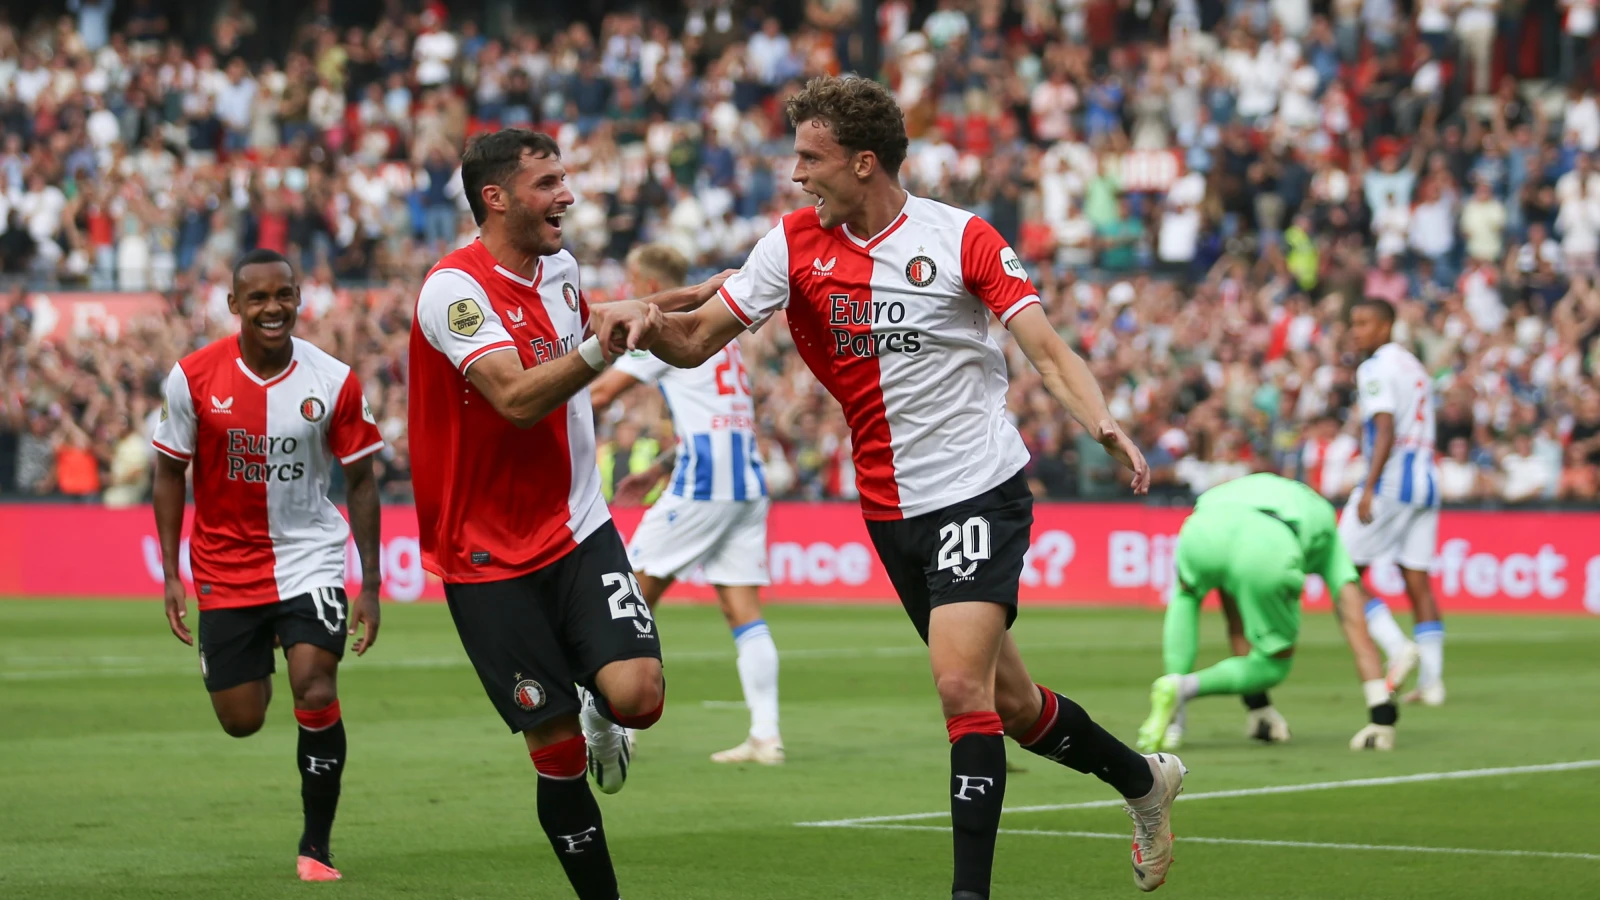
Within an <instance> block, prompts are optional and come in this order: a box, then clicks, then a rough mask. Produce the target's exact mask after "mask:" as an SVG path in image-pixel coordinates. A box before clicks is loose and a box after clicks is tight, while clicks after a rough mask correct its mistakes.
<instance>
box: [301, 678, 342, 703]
mask: <svg viewBox="0 0 1600 900" xmlns="http://www.w3.org/2000/svg"><path fill="white" fill-rule="evenodd" d="M338 699H339V690H338V687H337V685H336V683H335V682H334V680H333V679H332V678H311V679H307V680H306V682H305V683H304V684H297V685H295V686H294V705H295V708H296V709H326V708H327V707H328V706H329V704H331V703H333V702H334V701H335V700H338Z"/></svg>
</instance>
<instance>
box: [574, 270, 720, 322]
mask: <svg viewBox="0 0 1600 900" xmlns="http://www.w3.org/2000/svg"><path fill="white" fill-rule="evenodd" d="M737 271H739V270H738V269H723V270H722V271H721V272H718V273H717V274H715V275H713V276H711V277H710V278H708V279H706V280H705V281H702V282H700V283H699V284H686V285H684V286H683V287H675V288H668V289H667V290H664V291H659V292H657V293H654V294H650V295H649V296H646V297H640V298H639V299H640V301H642V302H644V303H648V304H650V305H651V306H654V307H656V308H657V309H659V310H661V311H662V312H664V313H674V312H692V311H694V310H697V309H699V308H700V307H701V306H703V305H705V302H706V301H707V300H710V299H711V298H712V297H715V296H716V295H717V289H718V288H720V287H722V283H723V282H724V281H727V280H728V277H729V276H730V275H732V274H733V273H735V272H737ZM595 305H596V306H598V305H600V304H595Z"/></svg>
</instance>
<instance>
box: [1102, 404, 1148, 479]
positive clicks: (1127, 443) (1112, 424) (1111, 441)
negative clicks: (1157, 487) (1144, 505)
mask: <svg viewBox="0 0 1600 900" xmlns="http://www.w3.org/2000/svg"><path fill="white" fill-rule="evenodd" d="M1094 430H1095V435H1094V439H1095V440H1097V441H1099V442H1100V446H1102V447H1104V448H1106V452H1107V453H1109V454H1111V458H1112V459H1114V460H1116V461H1117V462H1119V463H1122V465H1123V467H1124V468H1127V469H1130V470H1132V472H1133V492H1134V493H1135V494H1144V493H1148V492H1149V490H1150V464H1149V463H1147V462H1145V459H1144V453H1142V452H1141V451H1140V450H1139V445H1138V444H1135V443H1134V442H1133V439H1132V438H1130V437H1128V435H1127V433H1126V432H1124V431H1123V430H1122V426H1121V425H1118V424H1117V422H1116V420H1115V419H1101V420H1100V421H1099V422H1098V423H1097V424H1096V425H1095V429H1094Z"/></svg>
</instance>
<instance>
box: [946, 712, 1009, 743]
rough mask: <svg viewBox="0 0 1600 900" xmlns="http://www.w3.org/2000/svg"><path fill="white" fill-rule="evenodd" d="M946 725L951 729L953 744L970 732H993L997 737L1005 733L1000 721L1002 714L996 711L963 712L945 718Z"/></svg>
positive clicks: (951, 741)
mask: <svg viewBox="0 0 1600 900" xmlns="http://www.w3.org/2000/svg"><path fill="white" fill-rule="evenodd" d="M944 727H945V728H947V729H949V731H950V743H952V744H954V743H955V742H956V741H959V740H961V739H962V738H963V737H966V736H967V735H969V734H992V735H995V736H997V737H998V736H999V735H1003V734H1005V726H1003V725H1002V724H1001V723H1000V714H999V713H996V712H969V713H961V714H960V715H955V716H951V717H950V718H948V719H945V720H944Z"/></svg>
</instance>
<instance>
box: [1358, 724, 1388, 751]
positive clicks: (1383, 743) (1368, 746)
mask: <svg viewBox="0 0 1600 900" xmlns="http://www.w3.org/2000/svg"><path fill="white" fill-rule="evenodd" d="M1350 749H1351V750H1393V749H1394V726H1393V725H1368V726H1367V727H1365V728H1363V729H1361V730H1360V731H1358V732H1356V736H1355V737H1353V738H1351V739H1350Z"/></svg>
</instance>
